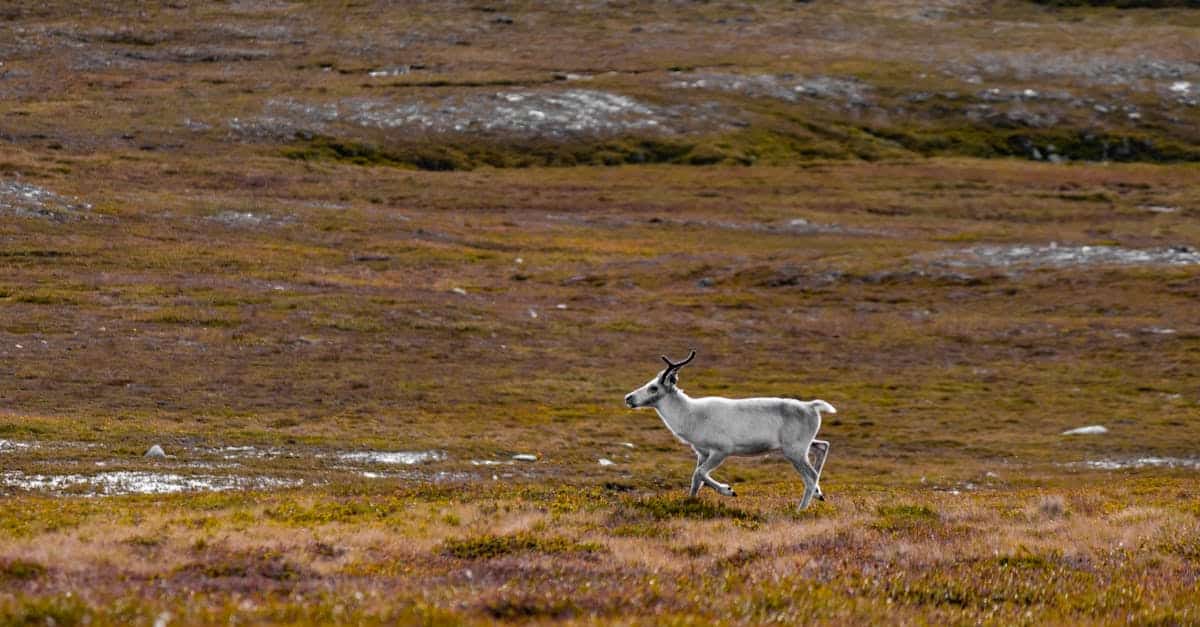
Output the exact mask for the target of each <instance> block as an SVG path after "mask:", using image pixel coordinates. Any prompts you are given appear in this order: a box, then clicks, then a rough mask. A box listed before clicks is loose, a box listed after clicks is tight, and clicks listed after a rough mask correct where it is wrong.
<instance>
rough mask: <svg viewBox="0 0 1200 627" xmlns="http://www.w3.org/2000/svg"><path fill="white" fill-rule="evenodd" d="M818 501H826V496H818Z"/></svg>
mask: <svg viewBox="0 0 1200 627" xmlns="http://www.w3.org/2000/svg"><path fill="white" fill-rule="evenodd" d="M817 500H818V501H824V500H825V495H824V494H818V495H817Z"/></svg>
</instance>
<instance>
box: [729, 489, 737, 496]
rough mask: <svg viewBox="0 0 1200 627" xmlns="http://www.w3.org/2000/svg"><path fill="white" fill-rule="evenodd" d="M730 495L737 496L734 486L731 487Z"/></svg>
mask: <svg viewBox="0 0 1200 627" xmlns="http://www.w3.org/2000/svg"><path fill="white" fill-rule="evenodd" d="M729 496H737V492H734V491H733V488H729Z"/></svg>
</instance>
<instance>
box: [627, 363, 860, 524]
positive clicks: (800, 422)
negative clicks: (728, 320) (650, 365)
mask: <svg viewBox="0 0 1200 627" xmlns="http://www.w3.org/2000/svg"><path fill="white" fill-rule="evenodd" d="M695 358H696V351H694V350H693V351H692V352H691V354H689V355H688V356H687V359H685V360H683V361H681V362H678V363H676V362H673V361H671V360H670V359H667V356H666V355H663V358H662V359H663V361H665V362H667V367H666V368H665V369H663V371H662V372H660V373H658V375H657V376H656V377H654V378H653V379H651V380H650V381H649V382H648V383H646V385H643V386H642V387H640V388H638V389H636V390H634V391H633V392H630V393H629V394H628V395H626V396H625V404H626V405H628V406H629V407H631V408H634V409H637V408H639V407H653V408H654V410H655V411H657V412H658V415H659V417H661V418H662V420H663V422H664V423H666V425H667V428H668V429H670V430H671V433H673V434H674V435H675V437H677V438H679V439H680V440H682V441H683V442H684V443H685V444H688V445H690V446H691V447H692V450H694V451H696V470H695V472H693V473H692V489H691V491H690V492H689V493H688V495H689V496H692V497H694V496H696V494H697V493H698V492H699V491H700V486H701V485H702V484H707V485H708V486H709V487H711V488H712V489H714V490H716V491H717V492H719V493H720V494H723V495H725V496H736V494H734V491H733V489H732V488H730V487H729V486H728V485H725V484H723V483H720V482H718V481H716V480H714V479H713V478H712V477H710V476H709V473H710V472H712V471H713V470H716V468H717V466H720V465H721V462H723V461H725V458H726V457H729V456H730V455H760V454H762V453H767V452H769V451H776V450H778V451H783V456H784V457H786V458H787V459H788V461H790V462H792V466H795V468H796V470H797V471H798V472H799V473H800V477H801V478H802V479H804V497H803V498H802V499H801V500H800V509H804V508H806V507H808V504H809V502H810V501H811V500H812V498H813V497H814V496H815V497H817V498H818V499H820V500H822V501H823V500H825V495H824V494H822V493H821V488H820V486H819V485H818V483H817V482H818V480H820V478H821V468H823V467H824V466H825V458H826V457H827V456H828V455H829V442H826V441H824V440H816V439H814V438H815V437H816V435H817V430H818V429H820V428H821V412H826V413H830V414H834V413H837V410H836V409H834V408H833V405H830V404H829V403H826V402H825V401H822V400H814V401H798V400H795V399H791V398H740V399H731V398H721V397H719V396H706V397H703V398H692V397H690V396H688V395H687V394H685V393H684V392H683V390H681V389H679V387H678V386H677V384H678V383H679V369H680V368H682V367H684V366H686V365H687V364H689V363H691V361H692V360H693V359H695ZM810 447H811V448H812V449H813V450H814V453H815V454H816V455H817V457H818V459H817V464H816V468H813V466H812V464H810V463H809V461H808V450H809V448H810Z"/></svg>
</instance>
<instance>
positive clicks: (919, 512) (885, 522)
mask: <svg viewBox="0 0 1200 627" xmlns="http://www.w3.org/2000/svg"><path fill="white" fill-rule="evenodd" d="M875 513H876V514H877V515H878V516H879V518H878V520H876V521H875V522H874V523H872V526H874V527H875V528H876V529H879V530H881V531H903V530H908V529H914V528H917V527H925V526H929V525H930V524H933V523H935V522H937V521H938V520H939V519H940V516H938V513H937V512H936V511H934V509H933V508H931V507H929V506H928V505H880V506H879V507H878V508H877V509H876V510H875Z"/></svg>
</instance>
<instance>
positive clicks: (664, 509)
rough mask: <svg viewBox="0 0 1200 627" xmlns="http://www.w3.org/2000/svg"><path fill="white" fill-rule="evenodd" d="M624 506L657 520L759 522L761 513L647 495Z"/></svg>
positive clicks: (677, 498)
mask: <svg viewBox="0 0 1200 627" xmlns="http://www.w3.org/2000/svg"><path fill="white" fill-rule="evenodd" d="M625 504H626V506H628V507H630V508H631V509H632V510H633V511H634V512H638V513H641V514H646V515H649V516H651V517H653V518H656V519H658V520H671V519H675V518H685V519H693V520H713V519H717V518H729V519H732V520H743V521H752V522H761V521H762V520H763V519H764V518H763V516H762V514H759V513H756V512H748V511H746V510H743V509H738V508H736V507H730V506H728V505H725V504H724V503H721V502H719V501H718V502H714V501H707V500H705V499H700V498H686V497H669V496H649V497H642V498H637V499H629V500H626V501H625Z"/></svg>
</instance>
